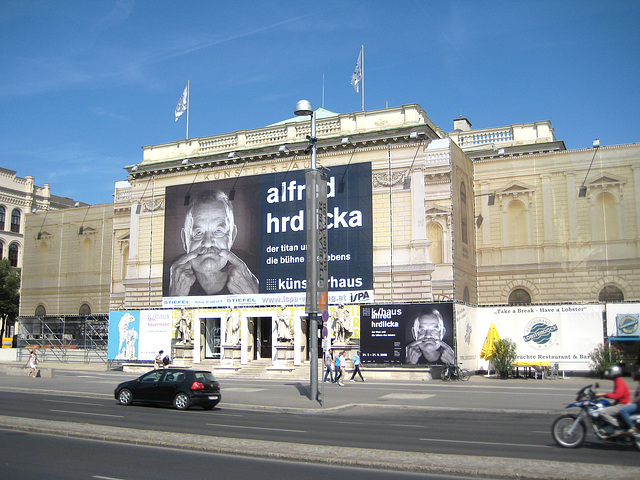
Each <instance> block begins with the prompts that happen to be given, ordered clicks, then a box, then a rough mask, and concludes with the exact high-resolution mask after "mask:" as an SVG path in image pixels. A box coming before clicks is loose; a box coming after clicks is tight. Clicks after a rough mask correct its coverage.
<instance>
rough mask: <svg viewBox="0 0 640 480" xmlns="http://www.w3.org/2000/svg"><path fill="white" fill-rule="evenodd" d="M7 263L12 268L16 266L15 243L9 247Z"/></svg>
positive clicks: (16, 253)
mask: <svg viewBox="0 0 640 480" xmlns="http://www.w3.org/2000/svg"><path fill="white" fill-rule="evenodd" d="M9 262H10V263H11V266H12V267H17V266H18V245H16V244H15V243H12V244H11V245H9Z"/></svg>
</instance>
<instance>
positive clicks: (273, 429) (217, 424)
mask: <svg viewBox="0 0 640 480" xmlns="http://www.w3.org/2000/svg"><path fill="white" fill-rule="evenodd" d="M207 425H208V426H211V427H223V428H244V429H247V430H269V431H271V432H290V433H307V431H306V430H289V429H287V428H267V427H247V426H243V425H225V424H223V423H207Z"/></svg>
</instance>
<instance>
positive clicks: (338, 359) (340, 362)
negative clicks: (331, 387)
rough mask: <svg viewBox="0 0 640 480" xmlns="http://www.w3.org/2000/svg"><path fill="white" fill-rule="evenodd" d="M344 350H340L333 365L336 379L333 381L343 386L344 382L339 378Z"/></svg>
mask: <svg viewBox="0 0 640 480" xmlns="http://www.w3.org/2000/svg"><path fill="white" fill-rule="evenodd" d="M343 365H344V352H340V354H339V355H338V356H337V357H336V360H335V366H336V379H335V381H334V382H333V383H337V384H338V385H339V386H341V387H344V383H342V382H340V378H341V377H342V375H343V373H344V367H343Z"/></svg>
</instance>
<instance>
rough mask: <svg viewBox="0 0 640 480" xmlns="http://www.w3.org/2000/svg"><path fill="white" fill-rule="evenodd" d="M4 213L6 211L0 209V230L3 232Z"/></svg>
mask: <svg viewBox="0 0 640 480" xmlns="http://www.w3.org/2000/svg"><path fill="white" fill-rule="evenodd" d="M6 213H7V211H6V210H5V209H4V207H0V230H4V217H5V215H6Z"/></svg>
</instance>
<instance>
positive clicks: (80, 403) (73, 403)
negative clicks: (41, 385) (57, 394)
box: [43, 400, 104, 407]
mask: <svg viewBox="0 0 640 480" xmlns="http://www.w3.org/2000/svg"><path fill="white" fill-rule="evenodd" d="M43 402H49V403H64V404H65V405H89V406H92V407H102V406H103V405H104V403H84V402H69V401H66V400H43Z"/></svg>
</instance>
